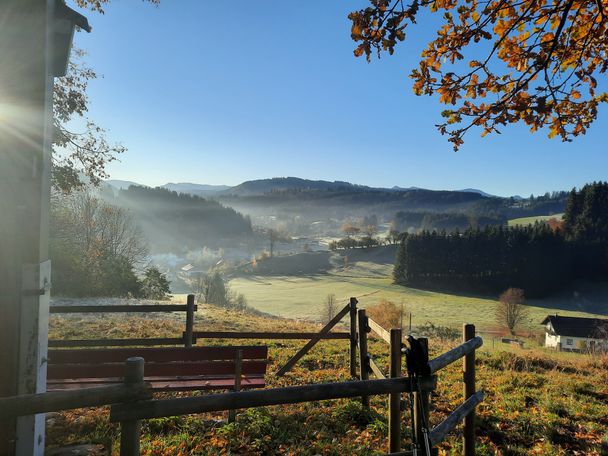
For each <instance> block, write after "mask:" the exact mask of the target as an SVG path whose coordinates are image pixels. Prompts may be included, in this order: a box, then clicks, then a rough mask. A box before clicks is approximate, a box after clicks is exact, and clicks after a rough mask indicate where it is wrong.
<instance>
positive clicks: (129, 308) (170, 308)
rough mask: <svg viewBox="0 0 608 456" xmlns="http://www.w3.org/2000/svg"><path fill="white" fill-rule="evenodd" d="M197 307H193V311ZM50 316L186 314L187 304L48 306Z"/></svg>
mask: <svg viewBox="0 0 608 456" xmlns="http://www.w3.org/2000/svg"><path fill="white" fill-rule="evenodd" d="M197 309H198V306H196V305H195V306H194V311H196V310H197ZM49 311H50V313H52V314H59V313H124V312H127V313H139V312H146V313H148V312H149V313H153V312H187V311H188V305H187V304H137V305H128V304H127V305H125V304H121V305H116V306H103V305H100V306H80V305H79V306H50V307H49Z"/></svg>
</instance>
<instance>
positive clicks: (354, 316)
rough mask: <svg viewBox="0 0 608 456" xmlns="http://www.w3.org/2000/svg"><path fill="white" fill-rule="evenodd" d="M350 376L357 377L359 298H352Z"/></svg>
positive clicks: (350, 312) (350, 311)
mask: <svg viewBox="0 0 608 456" xmlns="http://www.w3.org/2000/svg"><path fill="white" fill-rule="evenodd" d="M349 305H350V310H349V314H350V334H349V336H350V337H349V338H350V347H349V355H350V376H351V377H352V378H356V377H357V298H350V303H349Z"/></svg>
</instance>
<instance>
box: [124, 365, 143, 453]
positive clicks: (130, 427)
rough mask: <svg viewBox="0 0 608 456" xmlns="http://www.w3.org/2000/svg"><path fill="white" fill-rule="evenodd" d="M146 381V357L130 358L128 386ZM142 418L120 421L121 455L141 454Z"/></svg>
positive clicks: (127, 371) (126, 367)
mask: <svg viewBox="0 0 608 456" xmlns="http://www.w3.org/2000/svg"><path fill="white" fill-rule="evenodd" d="M143 382H144V359H143V358H140V357H136V358H129V359H127V361H126V363H125V379H124V383H125V385H126V386H132V385H136V384H139V383H143ZM140 434H141V420H129V421H122V422H121V423H120V456H139V438H140Z"/></svg>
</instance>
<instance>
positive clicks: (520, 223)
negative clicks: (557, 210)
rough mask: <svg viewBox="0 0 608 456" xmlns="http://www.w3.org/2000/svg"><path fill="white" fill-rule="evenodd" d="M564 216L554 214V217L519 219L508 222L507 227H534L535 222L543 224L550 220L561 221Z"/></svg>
mask: <svg viewBox="0 0 608 456" xmlns="http://www.w3.org/2000/svg"><path fill="white" fill-rule="evenodd" d="M563 216H564V214H563V213H562V214H554V215H537V216H534V217H521V218H516V219H511V220H509V226H525V225H534V223H535V222H544V221H547V220H551V219H553V218H554V219H557V220H561V219H562V217H563Z"/></svg>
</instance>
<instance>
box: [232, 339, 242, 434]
mask: <svg viewBox="0 0 608 456" xmlns="http://www.w3.org/2000/svg"><path fill="white" fill-rule="evenodd" d="M242 372H243V350H239V351H237V352H236V361H235V365H234V391H240V390H241V374H242ZM235 420H236V410H229V411H228V422H229V423H234V421H235Z"/></svg>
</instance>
